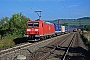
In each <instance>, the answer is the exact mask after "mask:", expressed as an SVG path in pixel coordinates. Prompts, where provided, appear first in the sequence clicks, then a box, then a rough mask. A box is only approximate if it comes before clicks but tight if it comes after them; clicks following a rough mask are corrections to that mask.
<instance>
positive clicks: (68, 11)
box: [60, 0, 72, 18]
mask: <svg viewBox="0 0 90 60" xmlns="http://www.w3.org/2000/svg"><path fill="white" fill-rule="evenodd" d="M60 1H61V3H62V5H63V6H64V8H65V9H66V11H67V13H68V14H69V15H70V17H71V18H72V16H71V14H70V10H69V8H68V7H67V8H68V9H67V8H66V6H65V5H64V3H63V2H62V0H60ZM66 2H67V1H66Z"/></svg>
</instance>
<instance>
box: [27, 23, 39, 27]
mask: <svg viewBox="0 0 90 60" xmlns="http://www.w3.org/2000/svg"><path fill="white" fill-rule="evenodd" d="M28 27H39V22H29V23H28Z"/></svg>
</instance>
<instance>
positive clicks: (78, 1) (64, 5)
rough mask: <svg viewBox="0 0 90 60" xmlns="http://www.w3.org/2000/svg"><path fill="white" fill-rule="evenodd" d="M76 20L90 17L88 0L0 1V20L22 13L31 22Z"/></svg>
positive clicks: (89, 0)
mask: <svg viewBox="0 0 90 60" xmlns="http://www.w3.org/2000/svg"><path fill="white" fill-rule="evenodd" d="M35 11H42V12H41V19H42V20H55V19H77V18H81V17H90V0H0V18H2V17H6V16H7V17H11V16H12V14H14V13H20V12H22V14H23V15H25V16H26V17H29V18H30V19H31V20H36V19H38V15H37V14H36V13H35Z"/></svg>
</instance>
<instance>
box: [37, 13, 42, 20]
mask: <svg viewBox="0 0 90 60" xmlns="http://www.w3.org/2000/svg"><path fill="white" fill-rule="evenodd" d="M35 12H36V13H37V15H38V17H39V20H40V18H41V12H42V11H35Z"/></svg>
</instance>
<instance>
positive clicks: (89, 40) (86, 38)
mask: <svg viewBox="0 0 90 60" xmlns="http://www.w3.org/2000/svg"><path fill="white" fill-rule="evenodd" d="M81 38H82V39H83V42H84V44H85V45H86V46H87V47H88V50H89V51H90V31H88V32H84V33H83V34H81Z"/></svg>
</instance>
